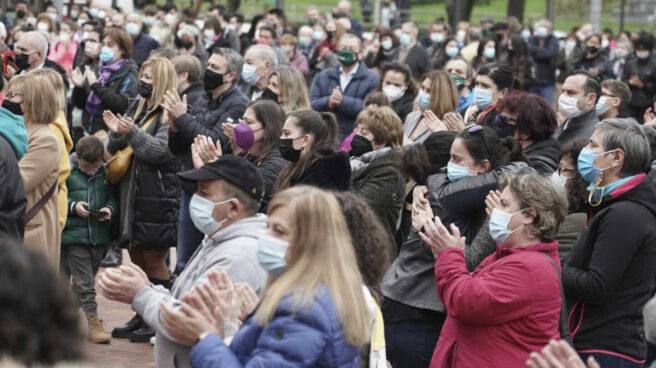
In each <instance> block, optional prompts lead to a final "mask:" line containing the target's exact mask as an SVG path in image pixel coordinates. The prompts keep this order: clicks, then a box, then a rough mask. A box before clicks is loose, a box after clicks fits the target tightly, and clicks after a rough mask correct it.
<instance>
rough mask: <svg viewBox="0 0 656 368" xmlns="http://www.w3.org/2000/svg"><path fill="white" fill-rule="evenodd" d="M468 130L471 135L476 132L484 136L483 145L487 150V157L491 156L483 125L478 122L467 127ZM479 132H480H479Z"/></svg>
mask: <svg viewBox="0 0 656 368" xmlns="http://www.w3.org/2000/svg"><path fill="white" fill-rule="evenodd" d="M465 130H467V132H468V133H469V134H471V135H474V133H476V134H478V135H480V136H481V138H483V145H484V146H485V152H487V157H490V147H488V145H487V139H486V138H485V132H484V131H483V126H482V125H479V124H476V125H472V126H470V127H469V128H467V129H465ZM477 132H478V133H477Z"/></svg>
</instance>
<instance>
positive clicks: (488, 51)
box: [483, 47, 497, 60]
mask: <svg viewBox="0 0 656 368" xmlns="http://www.w3.org/2000/svg"><path fill="white" fill-rule="evenodd" d="M496 54H497V50H496V49H495V48H494V47H486V48H485V49H483V56H485V58H486V59H490V60H491V59H494V56H495V55H496Z"/></svg>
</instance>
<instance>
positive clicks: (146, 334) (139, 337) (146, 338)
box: [130, 323, 155, 342]
mask: <svg viewBox="0 0 656 368" xmlns="http://www.w3.org/2000/svg"><path fill="white" fill-rule="evenodd" d="M154 336H155V331H153V329H152V328H150V326H148V325H147V324H145V323H144V325H143V327H141V328H140V329H138V330H136V331H133V332H132V334H130V342H150V338H151V337H154Z"/></svg>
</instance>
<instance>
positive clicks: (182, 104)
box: [162, 90, 187, 121]
mask: <svg viewBox="0 0 656 368" xmlns="http://www.w3.org/2000/svg"><path fill="white" fill-rule="evenodd" d="M162 107H163V108H164V110H166V111H167V112H168V113H169V119H170V120H171V121H174V120H176V119H177V118H179V117H180V116H182V115H183V114H186V113H187V95H184V96H182V99H180V96H179V95H178V92H176V91H175V90H171V91H167V92H166V93H165V94H164V101H163V102H162Z"/></svg>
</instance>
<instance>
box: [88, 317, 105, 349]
mask: <svg viewBox="0 0 656 368" xmlns="http://www.w3.org/2000/svg"><path fill="white" fill-rule="evenodd" d="M87 321H88V322H89V340H90V341H91V342H93V343H96V344H109V341H110V340H111V337H110V336H109V334H108V333H107V331H105V327H104V326H103V320H102V319H100V318H89V319H87Z"/></svg>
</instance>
